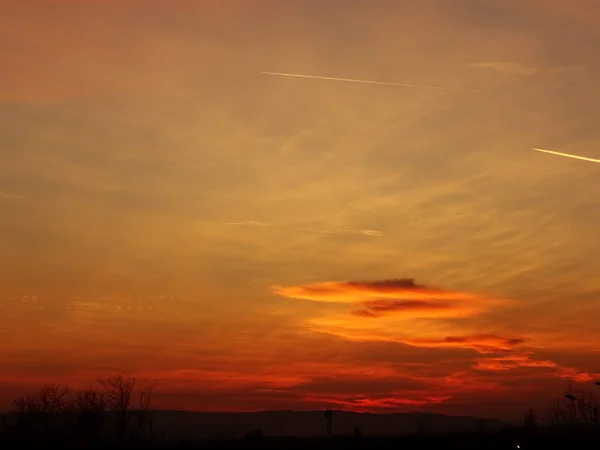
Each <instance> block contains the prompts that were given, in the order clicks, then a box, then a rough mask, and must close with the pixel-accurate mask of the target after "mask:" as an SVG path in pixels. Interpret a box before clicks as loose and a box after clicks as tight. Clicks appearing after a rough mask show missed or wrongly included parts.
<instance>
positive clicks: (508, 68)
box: [471, 61, 538, 75]
mask: <svg viewBox="0 0 600 450" xmlns="http://www.w3.org/2000/svg"><path fill="white" fill-rule="evenodd" d="M471 67H474V68H476V69H489V70H494V71H496V72H501V73H505V74H511V75H535V74H536V73H537V72H538V69H536V68H535V67H529V66H525V65H523V64H519V63H516V62H498V61H489V62H477V63H472V64H471Z"/></svg>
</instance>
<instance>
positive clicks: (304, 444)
mask: <svg viewBox="0 0 600 450" xmlns="http://www.w3.org/2000/svg"><path fill="white" fill-rule="evenodd" d="M596 447H600V433H598V432H596V431H594V430H575V429H563V430H544V431H542V430H540V431H538V432H535V433H531V432H525V431H523V430H518V429H514V430H504V431H501V432H497V433H458V434H448V435H411V436H402V437H400V436H399V437H385V436H362V437H354V436H333V437H331V438H283V437H278V438H269V437H261V438H247V439H237V440H228V439H220V440H201V441H186V442H177V441H161V442H150V441H136V442H133V441H132V442H120V443H117V442H99V441H96V442H85V441H81V440H79V441H73V440H71V441H65V440H53V439H52V440H51V439H43V440H42V439H36V437H35V436H28V437H20V438H18V439H17V438H14V437H13V438H11V439H3V440H0V448H1V449H21V448H23V449H24V448H27V449H33V448H37V449H40V448H44V449H45V448H61V449H66V448H73V449H75V448H80V449H101V448H124V449H125V448H127V449H132V450H133V449H139V450H145V449H148V450H151V449H156V450H159V449H164V450H168V449H180V450H192V449H215V450H216V449H265V450H267V449H269V450H271V449H272V450H275V449H285V450H293V449H298V450H301V449H307V450H317V449H402V450H404V449H415V450H418V449H461V450H465V449H521V450H527V449H540V450H541V449H554V448H556V449H580V448H581V449H584V448H585V449H589V448H596Z"/></svg>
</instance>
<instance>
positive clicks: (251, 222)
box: [225, 220, 270, 227]
mask: <svg viewBox="0 0 600 450" xmlns="http://www.w3.org/2000/svg"><path fill="white" fill-rule="evenodd" d="M225 225H248V226H257V227H266V226H269V225H270V224H268V223H265V222H257V221H255V220H244V221H241V222H227V223H226V224H225Z"/></svg>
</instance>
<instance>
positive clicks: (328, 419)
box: [325, 409, 333, 437]
mask: <svg viewBox="0 0 600 450" xmlns="http://www.w3.org/2000/svg"><path fill="white" fill-rule="evenodd" d="M332 416H333V412H332V411H331V410H330V409H326V410H325V421H326V422H327V437H331V417H332Z"/></svg>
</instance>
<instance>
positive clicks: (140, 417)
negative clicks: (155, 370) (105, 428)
mask: <svg viewBox="0 0 600 450" xmlns="http://www.w3.org/2000/svg"><path fill="white" fill-rule="evenodd" d="M99 381H100V384H101V385H102V386H103V388H104V392H103V397H104V400H105V404H106V408H107V410H108V412H110V413H111V414H112V415H113V417H114V419H115V426H116V434H117V437H118V438H120V439H124V438H126V437H132V436H133V435H134V434H135V433H136V431H137V430H139V428H140V427H142V426H143V425H144V424H145V423H149V424H151V422H148V421H149V420H150V418H149V417H148V414H149V412H150V401H151V399H152V393H153V392H154V385H150V386H149V387H148V388H146V389H141V390H140V391H139V409H138V410H135V409H134V402H133V398H134V390H135V387H136V379H135V378H134V377H131V376H127V375H124V374H116V375H112V376H110V377H107V378H104V379H100V380H99ZM134 420H135V422H134ZM150 427H151V425H150Z"/></svg>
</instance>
